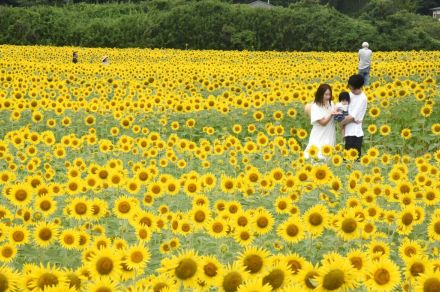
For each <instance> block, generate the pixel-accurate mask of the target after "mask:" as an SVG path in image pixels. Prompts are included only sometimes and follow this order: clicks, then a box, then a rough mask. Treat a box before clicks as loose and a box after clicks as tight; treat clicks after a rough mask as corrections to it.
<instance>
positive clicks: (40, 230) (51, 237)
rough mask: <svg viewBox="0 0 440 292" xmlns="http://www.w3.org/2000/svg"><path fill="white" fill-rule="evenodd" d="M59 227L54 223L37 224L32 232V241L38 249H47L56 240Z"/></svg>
mask: <svg viewBox="0 0 440 292" xmlns="http://www.w3.org/2000/svg"><path fill="white" fill-rule="evenodd" d="M58 228H59V226H58V225H57V224H55V223H46V222H44V221H42V222H40V223H38V224H37V225H36V226H35V230H34V234H33V237H34V241H35V243H36V244H37V245H38V246H40V247H43V248H45V247H48V246H49V245H50V244H51V243H53V242H54V241H55V240H56V239H57V238H58Z"/></svg>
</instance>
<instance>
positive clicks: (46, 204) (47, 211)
mask: <svg viewBox="0 0 440 292" xmlns="http://www.w3.org/2000/svg"><path fill="white" fill-rule="evenodd" d="M34 205H35V210H38V211H41V212H43V214H44V216H45V217H48V216H50V215H52V214H53V213H54V212H55V211H56V209H57V202H56V201H55V200H54V199H53V198H52V197H51V196H49V195H44V196H39V197H37V199H36V200H35V203H34Z"/></svg>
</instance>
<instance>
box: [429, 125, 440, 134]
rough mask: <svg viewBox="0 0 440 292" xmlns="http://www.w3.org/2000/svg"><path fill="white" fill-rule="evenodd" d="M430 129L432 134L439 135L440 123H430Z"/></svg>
mask: <svg viewBox="0 0 440 292" xmlns="http://www.w3.org/2000/svg"><path fill="white" fill-rule="evenodd" d="M431 131H432V133H433V134H434V135H440V123H435V124H432V125H431Z"/></svg>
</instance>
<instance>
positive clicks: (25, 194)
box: [3, 183, 33, 207]
mask: <svg viewBox="0 0 440 292" xmlns="http://www.w3.org/2000/svg"><path fill="white" fill-rule="evenodd" d="M6 189H8V192H7V193H6V194H5V197H6V198H8V199H9V200H10V201H11V203H12V204H13V205H15V206H17V207H24V206H26V205H27V204H29V202H30V201H31V200H32V197H33V190H32V187H31V186H29V185H28V184H24V183H20V184H16V185H12V186H11V187H10V188H6V187H4V188H3V192H5V191H6Z"/></svg>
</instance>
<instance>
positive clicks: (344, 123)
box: [339, 115, 354, 126]
mask: <svg viewBox="0 0 440 292" xmlns="http://www.w3.org/2000/svg"><path fill="white" fill-rule="evenodd" d="M353 121H354V117H352V116H350V115H348V116H346V117H345V119H343V120H342V121H341V122H340V123H339V124H340V125H341V126H345V125H346V124H349V123H351V122H353Z"/></svg>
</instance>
